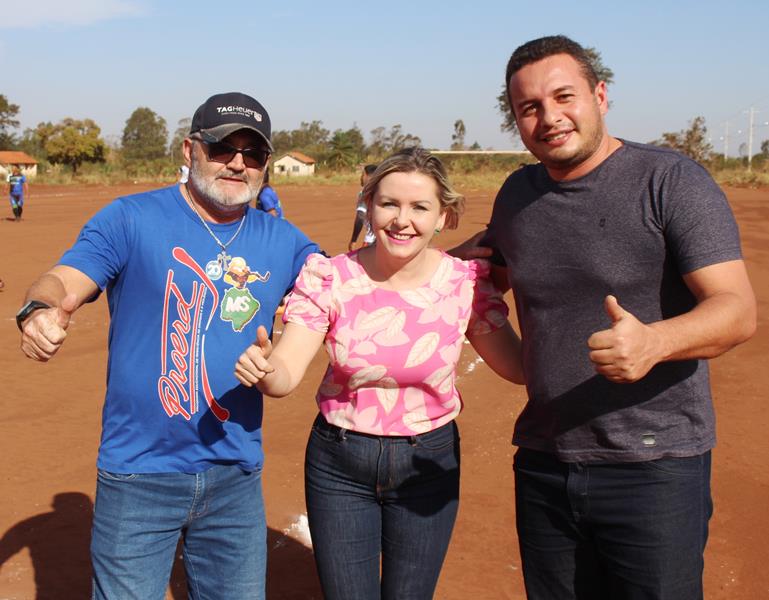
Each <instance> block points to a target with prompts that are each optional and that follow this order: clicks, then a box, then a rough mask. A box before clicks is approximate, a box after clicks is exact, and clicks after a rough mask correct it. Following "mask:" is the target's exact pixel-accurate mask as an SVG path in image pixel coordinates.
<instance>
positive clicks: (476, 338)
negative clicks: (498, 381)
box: [467, 323, 526, 384]
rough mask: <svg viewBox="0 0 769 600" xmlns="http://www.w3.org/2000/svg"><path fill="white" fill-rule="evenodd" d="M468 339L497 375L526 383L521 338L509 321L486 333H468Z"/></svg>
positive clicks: (515, 381) (513, 381)
mask: <svg viewBox="0 0 769 600" xmlns="http://www.w3.org/2000/svg"><path fill="white" fill-rule="evenodd" d="M467 339H468V340H469V341H470V343H471V344H472V345H473V348H475V351H476V352H477V353H478V355H479V356H480V357H481V358H482V359H483V360H484V362H485V363H486V364H487V365H489V367H490V368H491V370H492V371H494V372H495V373H496V374H497V375H499V376H500V377H502V378H503V379H506V380H507V381H511V382H512V383H520V384H523V383H526V379H525V377H524V374H523V366H522V363H521V339H520V338H519V337H518V335H517V334H516V333H515V330H514V329H513V327H512V326H511V325H510V324H509V323H508V324H507V325H505V326H504V327H501V328H499V329H497V330H496V331H493V332H491V333H488V334H485V335H471V334H468V336H467Z"/></svg>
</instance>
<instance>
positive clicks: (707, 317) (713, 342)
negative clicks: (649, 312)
mask: <svg viewBox="0 0 769 600" xmlns="http://www.w3.org/2000/svg"><path fill="white" fill-rule="evenodd" d="M649 326H650V328H651V329H652V331H653V332H654V334H655V336H656V338H657V342H656V350H655V353H656V356H657V360H656V361H655V362H662V361H669V360H688V359H707V358H715V357H716V356H720V355H721V354H723V353H724V352H726V351H727V350H730V349H731V348H734V347H735V346H737V345H738V344H741V343H742V342H744V341H746V340H748V339H749V338H750V337H751V336H752V335H753V334H754V333H755V330H756V308H755V302H751V301H750V299H746V298H745V297H744V296H743V295H740V294H736V293H732V292H722V293H719V294H717V295H714V296H711V297H709V298H707V299H705V300H703V301H702V302H700V303H699V304H698V305H697V306H696V307H695V308H693V309H692V310H691V311H689V312H687V313H685V314H683V315H680V316H677V317H673V318H671V319H665V320H663V321H658V322H656V323H651V324H650V325H649Z"/></svg>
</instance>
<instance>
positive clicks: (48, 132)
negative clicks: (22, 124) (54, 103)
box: [19, 121, 55, 160]
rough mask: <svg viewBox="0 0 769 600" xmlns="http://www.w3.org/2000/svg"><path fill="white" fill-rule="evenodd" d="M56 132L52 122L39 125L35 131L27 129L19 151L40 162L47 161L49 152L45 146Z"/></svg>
mask: <svg viewBox="0 0 769 600" xmlns="http://www.w3.org/2000/svg"><path fill="white" fill-rule="evenodd" d="M54 131H55V126H54V125H53V123H51V122H50V121H49V122H47V123H38V124H37V127H35V128H34V129H25V130H24V133H23V134H22V136H21V140H19V150H21V151H23V152H26V153H27V154H29V155H30V156H34V157H36V158H37V159H39V160H47V159H48V151H47V150H46V149H45V145H46V143H47V142H48V139H49V138H50V137H51V136H52V135H53V133H54Z"/></svg>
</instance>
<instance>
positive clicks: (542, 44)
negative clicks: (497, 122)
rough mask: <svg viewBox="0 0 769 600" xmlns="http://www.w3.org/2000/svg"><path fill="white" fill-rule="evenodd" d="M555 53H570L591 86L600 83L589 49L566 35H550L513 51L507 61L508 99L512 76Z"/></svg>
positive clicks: (506, 85)
mask: <svg viewBox="0 0 769 600" xmlns="http://www.w3.org/2000/svg"><path fill="white" fill-rule="evenodd" d="M555 54H568V55H569V56H571V57H572V58H573V59H574V60H575V61H577V63H578V64H579V66H580V69H581V70H582V74H583V75H584V76H585V79H586V80H587V82H588V83H589V84H590V87H591V88H594V87H595V86H597V85H598V75H597V74H596V72H595V68H594V67H593V62H592V61H591V60H590V55H589V54H588V53H587V51H586V50H585V49H584V48H583V47H582V46H580V45H579V44H578V43H577V42H575V41H574V40H572V39H570V38H567V37H566V36H565V35H548V36H546V37H541V38H538V39H536V40H531V41H530V42H526V43H525V44H523V45H522V46H518V47H517V48H516V49H515V52H513V54H512V56H511V57H510V60H509V61H508V62H507V71H506V72H505V89H506V90H508V94H507V99H508V101H509V100H510V92H509V86H510V78H511V77H512V76H513V75H514V74H515V73H517V72H518V71H519V70H520V69H522V68H523V67H525V66H526V65H530V64H531V63H535V62H537V61H540V60H542V59H544V58H547V57H548V56H553V55H555Z"/></svg>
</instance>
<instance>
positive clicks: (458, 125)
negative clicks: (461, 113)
mask: <svg viewBox="0 0 769 600" xmlns="http://www.w3.org/2000/svg"><path fill="white" fill-rule="evenodd" d="M465 133H466V130H465V122H464V121H463V120H462V119H457V120H456V121H454V133H453V134H451V149H452V150H464V149H465Z"/></svg>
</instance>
